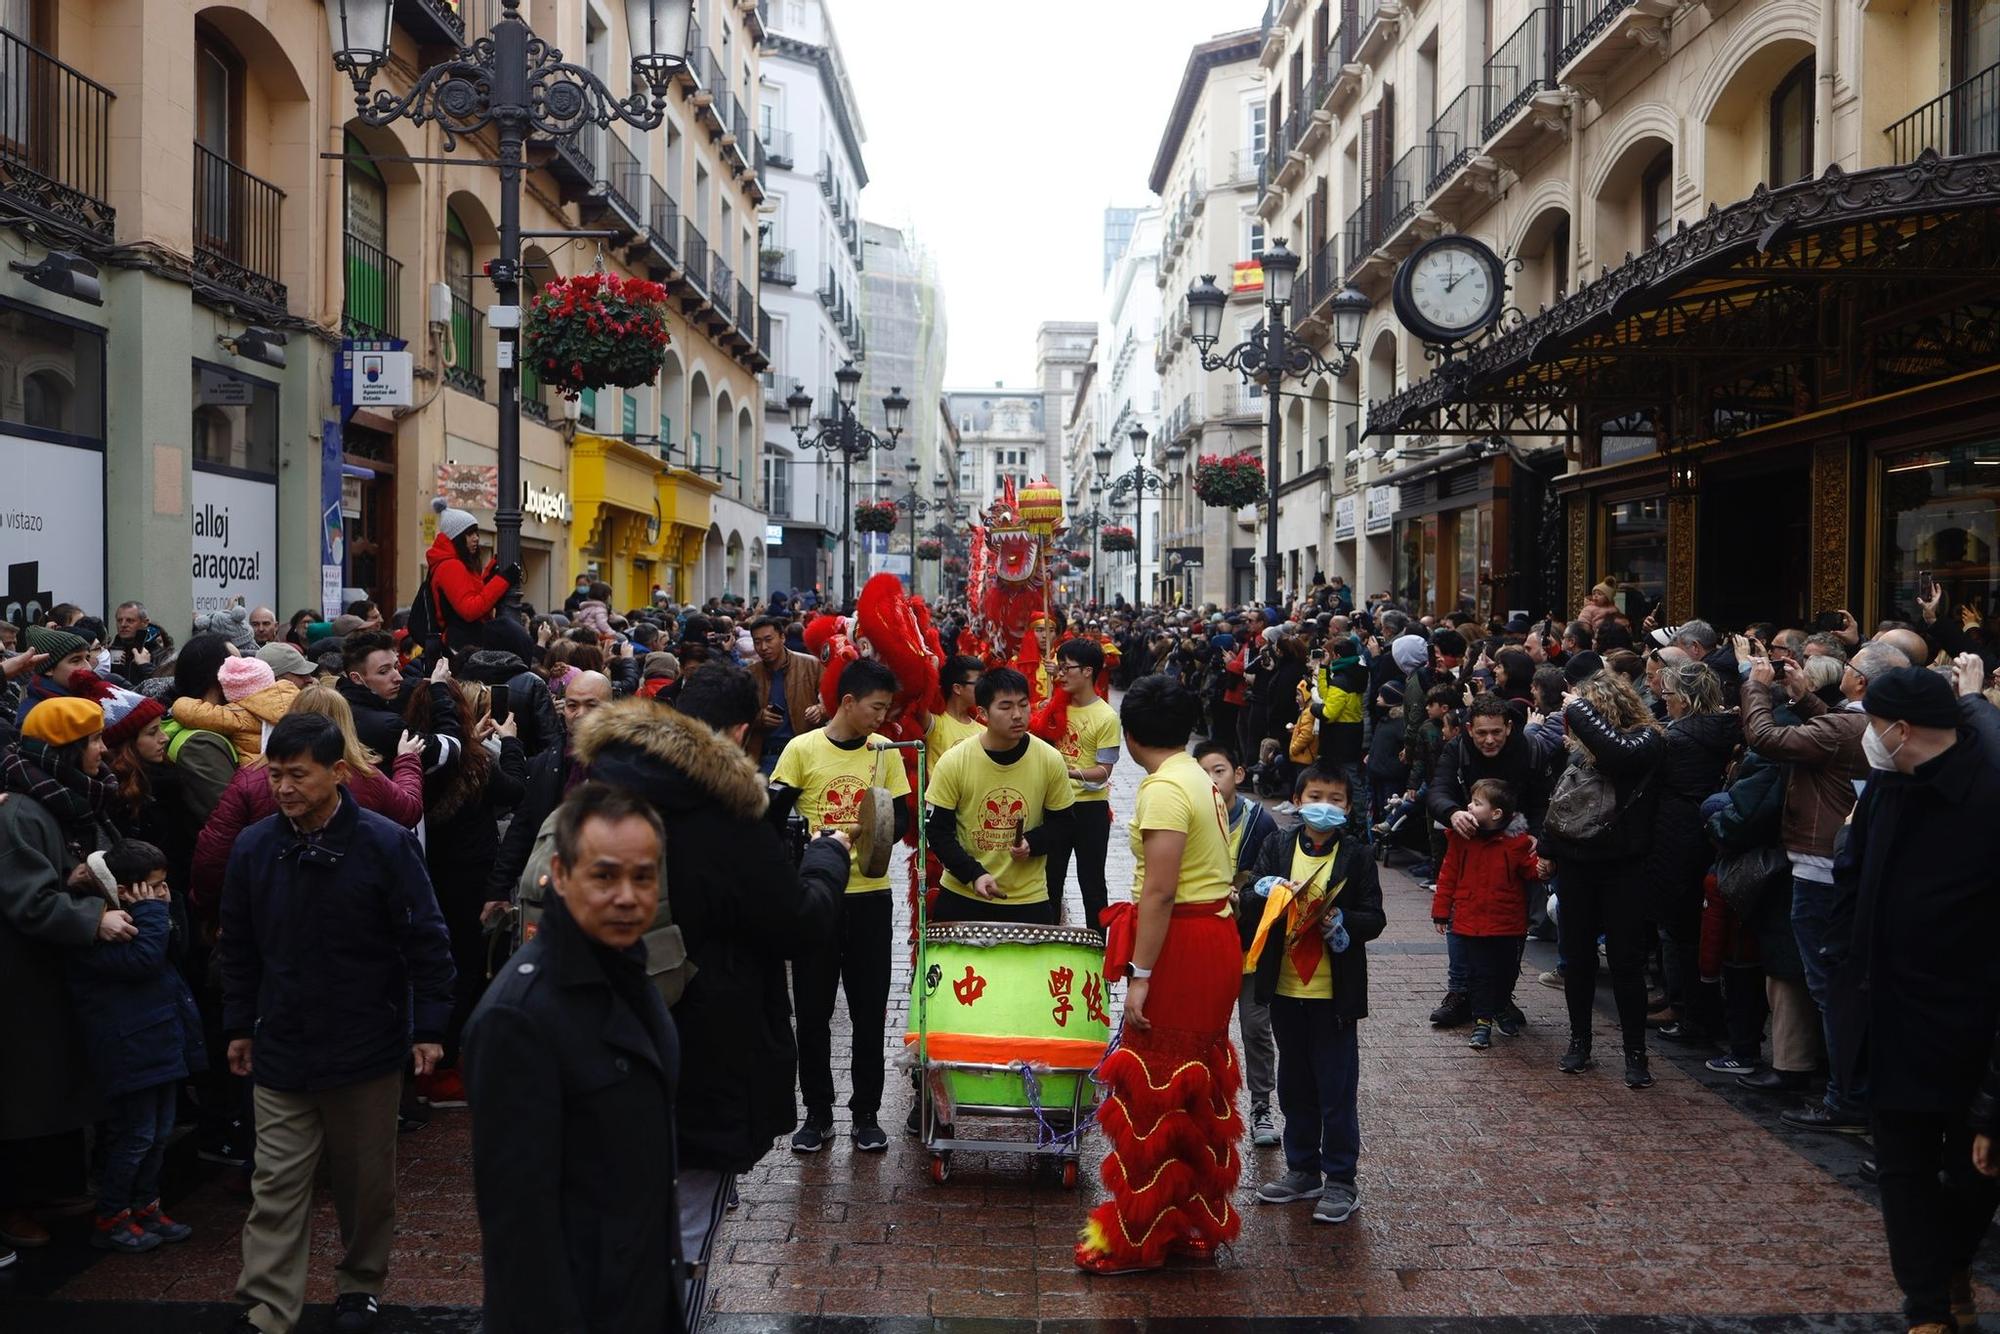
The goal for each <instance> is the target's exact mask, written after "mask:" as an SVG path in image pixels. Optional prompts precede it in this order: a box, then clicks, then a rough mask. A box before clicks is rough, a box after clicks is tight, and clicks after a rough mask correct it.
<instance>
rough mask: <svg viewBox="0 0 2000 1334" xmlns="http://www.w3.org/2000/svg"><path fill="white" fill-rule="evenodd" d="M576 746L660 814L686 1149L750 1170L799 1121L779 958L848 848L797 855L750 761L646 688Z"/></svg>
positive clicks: (838, 874) (605, 775) (821, 932)
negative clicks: (680, 987)
mask: <svg viewBox="0 0 2000 1334" xmlns="http://www.w3.org/2000/svg"><path fill="white" fill-rule="evenodd" d="M575 751H576V756H577V758H578V759H579V760H581V761H583V762H584V763H586V764H588V765H589V766H590V776H591V777H592V778H594V779H602V780H603V781H605V782H608V783H615V784H617V785H618V786H620V787H626V788H631V789H633V790H634V791H637V792H640V793H643V794H644V795H645V796H646V798H647V800H649V801H650V802H652V804H653V807H654V809H655V810H657V811H659V813H660V819H661V820H662V821H663V822H664V823H665V824H666V827H667V902H668V905H669V907H670V908H671V910H672V912H673V917H674V925H675V926H677V927H679V928H680V930H681V935H682V938H683V939H684V940H685V942H686V944H687V952H688V958H690V959H691V960H693V961H694V965H695V974H694V978H693V980H692V981H690V982H689V983H688V987H687V991H686V992H685V993H684V994H683V995H682V996H681V999H680V1003H679V1004H677V1005H675V1006H674V1007H673V1015H674V1023H675V1024H676V1025H677V1026H678V1027H679V1029H680V1038H681V1072H682V1078H681V1092H680V1114H679V1128H680V1151H681V1162H682V1164H683V1165H684V1166H687V1167H701V1168H709V1169H713V1170H717V1171H723V1172H747V1171H749V1170H750V1168H751V1167H752V1166H754V1165H755V1164H756V1162H757V1160H758V1159H760V1158H762V1157H763V1156H764V1154H765V1153H766V1152H767V1151H768V1150H769V1149H770V1147H771V1141H772V1140H774V1139H776V1138H777V1137H778V1136H780V1135H785V1134H789V1133H790V1132H791V1130H792V1129H793V1127H794V1126H795V1125H796V1124H797V1121H798V1104H797V1103H796V1102H795V1101H794V1100H793V1090H794V1088H795V1086H796V1077H797V1072H798V1049H797V1047H796V1046H794V1045H793V1041H792V1022H791V1020H792V1010H791V1003H790V1000H789V998H788V996H787V993H786V990H785V961H786V960H787V959H794V958H797V957H799V956H800V955H801V954H803V953H804V952H806V951H807V950H809V949H813V948H816V947H817V946H818V944H819V943H820V942H822V941H824V940H825V939H826V937H827V933H828V932H830V931H832V930H833V923H834V915H835V908H836V906H837V904H838V901H839V895H840V894H841V893H842V892H843V891H844V890H845V889H846V887H847V854H846V853H845V852H844V851H842V849H841V847H840V845H839V844H838V843H836V842H834V841H833V840H831V839H825V838H822V839H818V840H815V841H814V842H813V843H812V844H811V845H810V846H809V847H808V848H807V849H806V854H805V860H804V862H803V863H802V864H801V865H800V866H798V867H797V868H794V867H793V865H792V862H791V858H790V856H789V855H788V854H787V853H786V850H785V846H784V843H783V841H782V840H781V839H780V837H779V835H778V830H777V828H776V826H774V825H773V824H772V823H771V822H770V821H769V820H767V819H766V818H765V808H766V806H767V805H768V804H769V795H768V789H767V787H766V785H765V782H764V779H763V776H762V775H761V774H759V773H758V772H757V763H756V761H755V760H753V759H751V758H750V756H749V755H748V754H746V753H745V752H744V750H743V748H742V747H741V746H740V745H737V744H736V743H735V742H733V741H731V740H730V739H729V738H728V737H726V736H722V735H721V734H719V733H717V732H716V731H715V730H714V729H713V728H710V727H709V726H708V725H707V724H705V723H700V722H697V721H695V720H694V719H692V718H689V717H688V716H687V715H685V714H682V713H678V712H676V711H674V710H673V709H667V708H662V707H661V706H660V705H658V704H655V703H654V702H653V701H652V700H648V699H632V700H620V701H618V702H616V703H614V704H609V705H606V706H604V707H603V708H600V709H597V710H596V711H595V712H594V713H592V715H591V717H590V721H589V722H588V723H586V724H585V725H584V726H583V727H582V728H580V729H579V730H578V733H577V737H576V741H575ZM517 818H518V817H517Z"/></svg>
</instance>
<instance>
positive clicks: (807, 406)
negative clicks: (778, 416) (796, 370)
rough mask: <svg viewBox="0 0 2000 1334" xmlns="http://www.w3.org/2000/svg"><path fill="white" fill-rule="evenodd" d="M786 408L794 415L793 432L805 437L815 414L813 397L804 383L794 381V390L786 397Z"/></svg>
mask: <svg viewBox="0 0 2000 1334" xmlns="http://www.w3.org/2000/svg"><path fill="white" fill-rule="evenodd" d="M785 410H786V411H787V412H789V413H790V414H791V417H792V434H793V435H796V436H799V437H801V438H803V437H804V436H805V433H806V432H807V431H809V430H811V429H812V415H813V398H812V395H811V394H808V393H807V392H806V389H805V386H804V385H802V384H799V383H797V382H796V381H794V382H793V384H792V392H791V393H790V394H788V395H786V397H785Z"/></svg>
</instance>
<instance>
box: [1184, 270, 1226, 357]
mask: <svg viewBox="0 0 2000 1334" xmlns="http://www.w3.org/2000/svg"><path fill="white" fill-rule="evenodd" d="M1228 304H1229V296H1228V294H1227V293H1225V292H1224V291H1223V290H1222V289H1221V288H1220V287H1217V286H1216V285H1215V275H1214V274H1212V273H1204V274H1202V275H1201V281H1200V282H1198V283H1196V284H1195V285H1194V286H1193V287H1191V288H1189V289H1188V294H1187V306H1188V319H1189V322H1190V323H1192V324H1193V325H1194V333H1193V334H1192V335H1191V336H1192V337H1193V338H1194V341H1195V345H1196V346H1197V347H1199V348H1200V349H1201V350H1202V351H1204V352H1206V351H1208V349H1209V348H1211V347H1214V346H1215V340H1216V339H1218V338H1220V337H1222V311H1223V307H1225V306H1227V305H1228Z"/></svg>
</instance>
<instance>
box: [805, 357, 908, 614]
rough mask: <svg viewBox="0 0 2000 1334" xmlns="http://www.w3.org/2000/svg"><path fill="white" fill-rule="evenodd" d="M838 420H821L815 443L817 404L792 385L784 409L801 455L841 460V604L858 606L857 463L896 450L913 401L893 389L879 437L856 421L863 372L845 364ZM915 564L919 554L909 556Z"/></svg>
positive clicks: (837, 387) (885, 400)
mask: <svg viewBox="0 0 2000 1334" xmlns="http://www.w3.org/2000/svg"><path fill="white" fill-rule="evenodd" d="M833 383H834V408H833V410H834V415H833V416H831V417H823V418H821V419H820V420H821V423H822V425H821V427H820V430H819V433H818V434H816V435H813V436H811V437H808V436H807V434H806V433H807V432H808V431H810V430H812V422H813V415H812V414H813V399H812V395H811V394H808V393H807V392H806V391H805V388H804V386H802V385H798V384H794V385H793V387H792V392H791V394H790V396H789V397H787V398H786V399H785V409H786V411H787V412H788V413H789V414H790V416H791V422H792V435H793V437H794V438H795V439H797V440H798V442H799V446H800V447H801V448H803V449H818V450H824V451H826V452H827V453H829V454H839V455H840V465H841V466H840V544H841V547H842V548H843V549H844V550H845V552H846V562H845V568H844V576H843V577H844V580H845V587H844V596H843V600H844V601H846V602H852V601H853V600H854V460H856V459H858V458H865V457H867V455H868V453H869V451H871V450H877V449H894V448H895V447H896V438H897V437H898V436H900V435H901V434H902V433H903V419H904V415H905V414H906V413H907V412H908V411H909V408H910V400H909V399H907V398H904V397H903V387H902V386H901V385H895V386H893V387H891V388H890V390H889V392H888V393H887V394H885V395H883V397H882V420H883V424H884V425H883V431H882V433H881V434H880V435H878V434H876V433H875V432H874V431H871V430H869V429H867V428H866V427H864V426H863V425H862V424H861V419H860V418H859V417H857V416H856V415H855V412H854V402H855V399H857V398H858V397H860V394H861V372H860V371H859V370H857V369H856V368H855V365H854V363H853V362H851V361H850V362H846V363H845V364H843V365H842V366H841V368H840V369H839V370H837V371H835V372H834V373H833ZM910 554H911V556H912V558H913V559H914V557H915V555H916V552H915V549H914V547H913V548H912V550H911V553H910Z"/></svg>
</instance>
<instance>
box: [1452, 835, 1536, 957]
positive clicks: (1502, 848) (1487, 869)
mask: <svg viewBox="0 0 2000 1334" xmlns="http://www.w3.org/2000/svg"><path fill="white" fill-rule="evenodd" d="M1534 876H1535V840H1534V839H1532V838H1530V837H1528V835H1526V834H1481V835H1480V836H1478V837H1477V838H1465V837H1462V836H1461V835H1460V834H1459V833H1458V831H1457V830H1455V829H1447V830H1446V832H1445V851H1444V865H1443V866H1442V867H1440V868H1439V869H1438V883H1437V893H1436V894H1435V895H1433V896H1432V898H1431V920H1432V921H1434V922H1442V921H1445V920H1446V919H1447V918H1448V919H1450V921H1451V929H1452V931H1453V933H1454V934H1456V935H1461V936H1525V935H1527V934H1528V890H1527V882H1528V881H1529V880H1532V879H1534Z"/></svg>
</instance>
